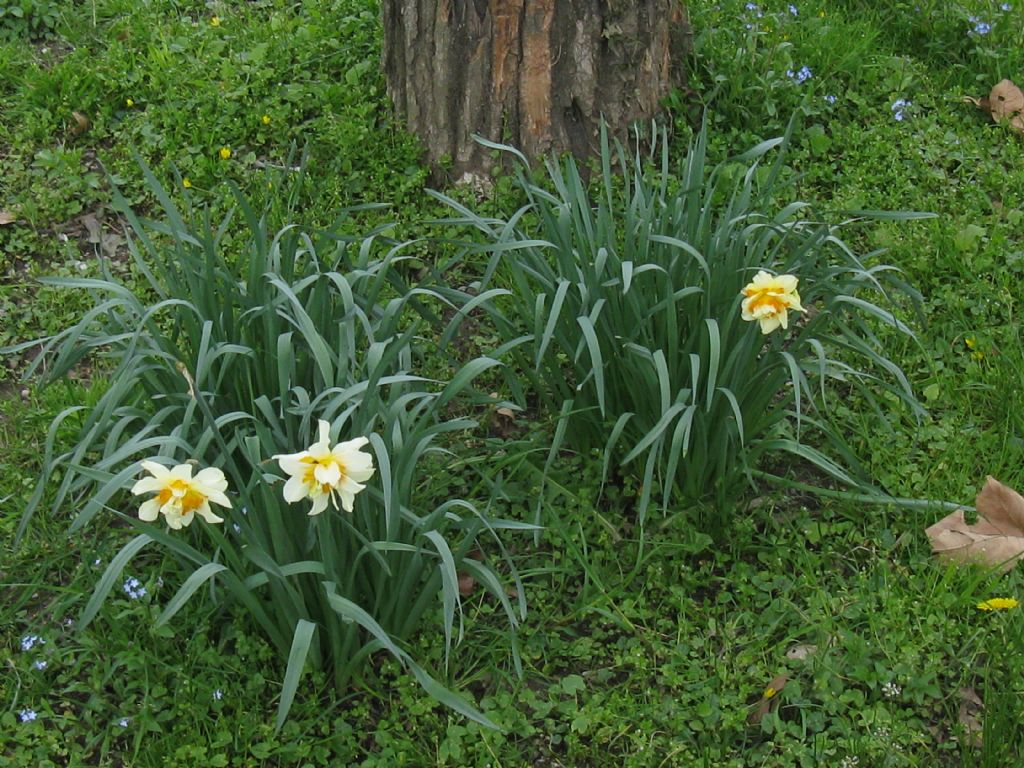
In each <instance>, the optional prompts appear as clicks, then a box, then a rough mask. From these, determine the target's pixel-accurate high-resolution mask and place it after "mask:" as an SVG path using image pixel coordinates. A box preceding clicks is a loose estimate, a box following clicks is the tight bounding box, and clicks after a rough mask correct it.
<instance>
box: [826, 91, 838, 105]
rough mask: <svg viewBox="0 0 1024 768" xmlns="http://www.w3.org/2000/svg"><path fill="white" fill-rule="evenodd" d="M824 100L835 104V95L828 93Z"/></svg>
mask: <svg viewBox="0 0 1024 768" xmlns="http://www.w3.org/2000/svg"><path fill="white" fill-rule="evenodd" d="M825 101H827V102H828V103H829V104H835V103H836V97H835V96H833V95H832V94H831V93H830V94H829V95H828V96H826V97H825Z"/></svg>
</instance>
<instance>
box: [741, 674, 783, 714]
mask: <svg viewBox="0 0 1024 768" xmlns="http://www.w3.org/2000/svg"><path fill="white" fill-rule="evenodd" d="M788 682H789V675H786V674H781V675H776V676H775V677H773V678H772V681H771V682H770V683H768V686H767V687H766V688H765V689H764V693H762V694H761V698H760V699H758V701H757V703H756V704H755V705H754V709H753V710H751V712H750V714H749V715H747V722H748V723H750V724H751V725H757V724H758V723H760V722H761V721H762V720H763V719H764V716H765V715H767V714H768V713H769V712H771V711H772V710H773V709H775V708H776V707H778V706H779V698H778V694H779V691H781V690H782V689H783V688H785V687H786V683H788Z"/></svg>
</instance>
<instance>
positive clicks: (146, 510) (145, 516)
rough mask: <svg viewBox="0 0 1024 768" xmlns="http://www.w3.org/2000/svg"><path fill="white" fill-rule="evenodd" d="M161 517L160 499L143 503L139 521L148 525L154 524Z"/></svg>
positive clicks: (140, 508)
mask: <svg viewBox="0 0 1024 768" xmlns="http://www.w3.org/2000/svg"><path fill="white" fill-rule="evenodd" d="M159 515H160V501H159V500H158V499H155V498H153V499H150V500H149V501H146V502H143V503H142V505H141V506H140V507H139V520H142V521H144V522H147V523H152V522H153V521H154V520H156V519H157V517H159Z"/></svg>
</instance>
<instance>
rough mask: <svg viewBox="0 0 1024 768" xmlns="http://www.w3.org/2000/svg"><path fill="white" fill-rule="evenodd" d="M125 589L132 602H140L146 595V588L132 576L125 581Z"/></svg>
mask: <svg viewBox="0 0 1024 768" xmlns="http://www.w3.org/2000/svg"><path fill="white" fill-rule="evenodd" d="M123 589H124V591H125V594H127V595H128V597H130V598H131V599H132V600H138V599H139V598H140V597H144V596H145V594H146V588H145V587H144V586H142V582H141V581H139V580H138V579H136V578H135V577H134V576H130V577H128V579H126V580H125V582H124V587H123Z"/></svg>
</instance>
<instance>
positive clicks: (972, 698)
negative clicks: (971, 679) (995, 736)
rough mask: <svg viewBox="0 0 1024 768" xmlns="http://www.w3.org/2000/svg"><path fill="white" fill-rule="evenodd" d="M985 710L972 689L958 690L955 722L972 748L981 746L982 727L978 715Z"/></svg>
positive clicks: (979, 698)
mask: <svg viewBox="0 0 1024 768" xmlns="http://www.w3.org/2000/svg"><path fill="white" fill-rule="evenodd" d="M983 709H985V705H984V703H983V702H982V701H981V697H980V696H978V694H977V693H976V692H975V690H974V689H973V688H961V689H960V713H959V716H958V717H957V721H958V722H959V723H960V725H962V726H963V729H964V737H965V738H966V740H967V743H968V744H970V745H971V746H972V747H980V746H981V744H982V738H981V734H982V731H983V730H984V726H983V725H982V723H981V719H980V718H979V715H981V712H982V710H983Z"/></svg>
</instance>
